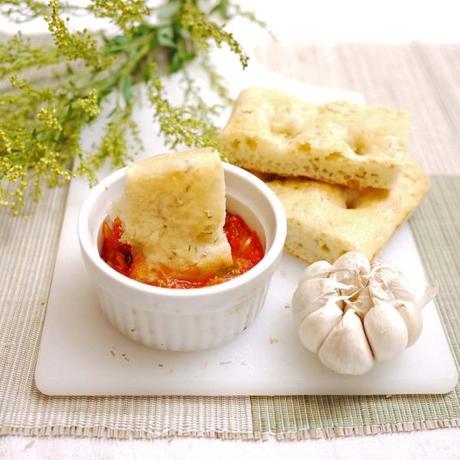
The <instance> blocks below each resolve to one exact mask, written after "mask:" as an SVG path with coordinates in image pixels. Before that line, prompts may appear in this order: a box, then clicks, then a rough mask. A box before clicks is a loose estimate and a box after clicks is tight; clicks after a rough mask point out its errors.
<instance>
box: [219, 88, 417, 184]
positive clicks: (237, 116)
mask: <svg viewBox="0 0 460 460" xmlns="http://www.w3.org/2000/svg"><path fill="white" fill-rule="evenodd" d="M409 123H410V119H409V114H408V113H406V112H400V111H395V110H391V109H387V108H381V107H372V106H368V105H355V104H351V103H348V102H334V103H329V104H324V105H321V106H316V105H313V104H309V103H306V102H304V101H301V100H298V99H296V98H294V97H293V96H290V95H287V94H284V93H282V92H279V91H273V90H268V89H263V88H249V89H246V90H244V91H243V92H242V93H241V94H240V96H239V97H238V99H237V101H236V103H235V105H234V108H233V113H232V116H231V118H230V120H229V121H228V123H227V126H226V127H225V128H224V129H223V131H222V132H221V133H220V135H219V145H220V149H221V150H222V151H223V152H224V154H225V155H226V156H227V158H228V159H229V160H230V161H231V162H232V163H234V164H237V165H238V166H241V167H243V168H246V169H251V170H256V171H259V172H262V173H270V174H278V175H282V176H302V177H309V178H312V179H317V180H320V181H322V182H328V183H333V184H341V185H345V186H348V187H351V188H357V189H360V188H368V187H373V188H385V189H389V188H391V186H392V184H393V182H394V181H395V180H396V178H397V176H398V173H399V170H400V168H401V166H402V164H403V162H404V157H405V151H406V148H407V137H408V131H409Z"/></svg>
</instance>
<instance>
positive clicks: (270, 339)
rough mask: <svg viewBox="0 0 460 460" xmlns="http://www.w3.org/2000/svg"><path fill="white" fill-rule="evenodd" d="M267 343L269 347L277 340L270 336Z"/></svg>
mask: <svg viewBox="0 0 460 460" xmlns="http://www.w3.org/2000/svg"><path fill="white" fill-rule="evenodd" d="M268 341H269V343H270V345H273V344H274V343H278V338H277V337H275V336H273V335H271V336H270V337H269V338H268Z"/></svg>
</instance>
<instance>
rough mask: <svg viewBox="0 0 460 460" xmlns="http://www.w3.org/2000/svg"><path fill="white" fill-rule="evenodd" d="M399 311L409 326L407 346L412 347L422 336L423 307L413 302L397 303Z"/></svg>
mask: <svg viewBox="0 0 460 460" xmlns="http://www.w3.org/2000/svg"><path fill="white" fill-rule="evenodd" d="M396 309H397V310H398V313H399V314H400V315H401V318H402V319H403V320H404V323H405V324H406V327H407V333H408V337H407V346H408V347H410V346H411V345H412V344H414V343H415V341H416V340H417V339H418V338H419V337H420V334H421V333H422V328H423V319H422V309H421V308H420V307H419V306H418V305H416V304H415V303H413V302H402V303H401V304H399V305H396Z"/></svg>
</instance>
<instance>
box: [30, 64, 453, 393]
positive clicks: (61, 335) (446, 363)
mask: <svg viewBox="0 0 460 460" xmlns="http://www.w3.org/2000/svg"><path fill="white" fill-rule="evenodd" d="M259 80H260V81H262V82H263V84H264V85H266V86H275V87H285V88H289V89H290V90H292V89H293V88H294V89H295V88H297V90H299V89H300V90H301V91H302V92H303V93H304V95H306V96H307V97H309V98H310V99H314V100H315V101H323V100H333V99H338V98H342V99H353V100H355V101H362V98H361V97H360V96H359V95H356V94H350V93H341V92H337V91H334V90H325V89H321V88H314V87H306V86H303V85H302V84H300V83H299V82H291V81H288V80H284V79H283V78H281V77H279V76H276V75H273V74H270V73H268V72H267V71H265V70H263V71H255V72H253V73H252V74H250V75H249V76H246V77H245V79H240V80H238V79H237V81H238V85H240V87H244V86H249V85H251V84H254V82H258V81H259ZM235 89H236V90H238V89H239V88H235ZM145 117H146V115H145V114H144V118H145ZM141 119H142V114H141ZM150 120H151V119H150V114H149V118H148V122H147V121H146V122H145V125H144V126H142V127H141V128H142V130H143V131H144V132H145V133H146V134H149V135H150V139H151V136H152V134H151V132H152V127H151V124H147V123H150ZM144 137H145V136H144ZM149 151H150V152H151V153H153V152H157V153H159V152H161V151H163V148H162V147H161V146H159V145H158V143H157V144H156V145H155V144H153V145H151V146H150V149H149ZM87 193H88V188H87V186H86V184H84V183H83V182H82V181H80V180H74V181H73V182H72V184H71V187H70V191H69V196H68V202H67V209H66V212H65V217H64V222H63V228H62V234H61V240H60V244H59V249H58V254H57V261H56V267H55V273H54V279H53V282H52V286H51V292H50V297H49V302H48V309H47V314H46V319H45V324H44V329H43V336H42V342H41V347H40V353H39V357H38V363H37V368H36V384H37V387H38V388H39V390H40V391H42V392H43V393H45V394H49V395H290V394H291V395H294V394H401V393H445V392H448V391H450V390H452V389H453V388H454V386H455V384H456V381H457V371H456V367H455V364H454V361H453V359H452V355H451V352H450V349H449V345H448V343H447V340H446V338H445V336H444V333H443V329H442V326H441V323H440V320H439V317H438V314H437V312H436V308H435V306H434V304H433V303H430V304H429V305H427V306H426V307H425V309H424V311H423V317H424V330H423V333H422V335H421V337H420V339H419V340H418V342H417V343H416V344H415V345H414V346H412V347H411V348H409V349H408V350H406V351H405V352H404V353H402V354H401V355H400V356H399V357H398V358H397V359H396V360H395V361H393V362H390V363H383V364H378V365H376V366H375V368H374V369H373V370H372V371H371V372H370V373H369V374H367V375H365V376H360V377H351V376H340V375H337V374H334V373H333V372H331V371H329V370H328V369H326V368H325V367H323V366H322V365H321V364H320V362H319V361H318V360H317V358H316V357H315V356H314V355H313V354H311V353H309V352H308V351H306V350H305V349H303V348H302V346H301V344H300V342H299V340H298V338H297V332H296V330H295V327H294V324H293V322H292V319H291V311H290V308H288V305H289V304H290V298H291V296H292V292H293V290H294V288H295V286H296V284H297V280H298V277H299V275H300V273H301V272H302V270H303V268H304V267H305V264H304V263H302V262H301V261H299V260H297V259H295V258H293V257H290V256H288V255H284V258H283V260H282V263H281V268H280V269H279V271H278V273H276V274H275V276H274V278H273V280H272V283H271V287H270V290H269V293H268V296H267V300H266V304H265V307H264V309H263V310H262V311H261V313H260V316H259V317H258V318H257V320H256V322H255V323H254V324H253V325H252V327H250V328H249V329H248V330H247V331H246V332H245V333H244V334H243V335H242V336H241V337H239V338H238V339H237V340H236V341H234V342H233V343H231V344H228V345H226V346H224V347H221V348H218V349H215V350H210V351H203V352H197V353H174V352H165V351H155V350H151V349H149V348H146V347H144V346H142V345H138V344H137V343H134V342H132V341H130V340H129V339H127V338H125V337H124V336H122V335H121V334H120V333H119V332H118V331H116V330H115V329H114V328H113V327H112V326H111V325H110V323H109V322H108V321H107V320H106V319H105V317H103V316H102V313H101V311H100V310H99V308H98V305H97V302H96V298H95V296H94V293H93V290H92V288H91V284H90V280H89V279H88V277H87V275H86V272H85V270H84V267H83V263H82V260H81V256H80V249H79V246H78V241H77V232H76V227H77V215H78V211H79V209H80V205H81V203H82V201H83V199H84V197H85V196H86V194H87ZM381 255H382V258H383V259H385V260H386V261H388V262H391V263H394V264H396V265H397V266H398V267H399V269H400V270H401V271H402V272H403V273H404V274H405V275H406V276H407V278H409V280H410V281H411V282H412V283H413V284H414V286H415V287H417V288H419V289H420V290H421V289H422V288H423V287H424V285H425V283H426V281H425V276H424V273H423V267H422V263H421V260H420V258H419V255H418V251H417V248H416V246H415V243H414V240H413V237H412V234H411V231H410V228H409V226H408V225H407V224H406V225H404V226H403V227H401V229H400V230H399V231H398V232H397V233H396V234H395V235H394V237H393V238H392V239H391V241H390V242H389V243H388V244H387V245H386V247H385V249H384V251H383V252H382V254H381Z"/></svg>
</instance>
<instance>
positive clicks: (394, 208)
mask: <svg viewBox="0 0 460 460" xmlns="http://www.w3.org/2000/svg"><path fill="white" fill-rule="evenodd" d="M268 185H269V186H270V188H271V189H272V190H273V191H274V192H275V193H276V194H277V195H278V197H279V198H280V200H281V202H282V203H283V206H284V209H285V212H286V215H287V222H288V236H287V240H286V250H287V251H288V252H289V253H291V254H293V255H294V256H297V257H300V258H301V259H303V260H305V261H307V262H308V263H312V262H315V261H317V260H328V261H329V262H331V263H332V262H334V261H335V260H336V259H337V258H338V257H340V256H341V255H342V254H344V253H345V252H347V251H353V250H358V251H361V252H363V253H364V254H366V256H367V257H369V259H371V258H373V257H374V256H375V255H376V254H377V253H378V252H379V251H380V249H381V248H382V247H383V246H384V244H385V243H386V242H387V241H388V239H389V238H390V237H391V235H392V234H393V233H394V231H395V230H396V229H397V228H398V227H399V226H400V225H401V224H402V223H403V222H404V221H405V220H406V219H407V218H408V217H409V216H410V214H411V213H412V212H413V210H414V209H415V208H416V207H417V206H418V204H419V203H420V201H421V200H422V198H423V196H424V195H425V194H426V193H427V191H428V190H429V188H430V183H429V179H428V177H427V176H426V175H425V173H424V172H423V170H422V168H421V167H420V165H418V164H417V163H416V162H415V161H413V160H410V159H407V160H406V164H405V165H404V167H403V169H402V171H401V174H400V175H399V177H398V179H397V181H396V183H395V184H394V186H393V188H392V189H391V190H389V191H388V190H376V189H366V190H362V191H360V192H358V191H355V190H350V189H347V188H345V187H341V186H338V185H330V184H325V183H321V182H315V181H312V180H308V179H285V180H276V181H272V182H268Z"/></svg>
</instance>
